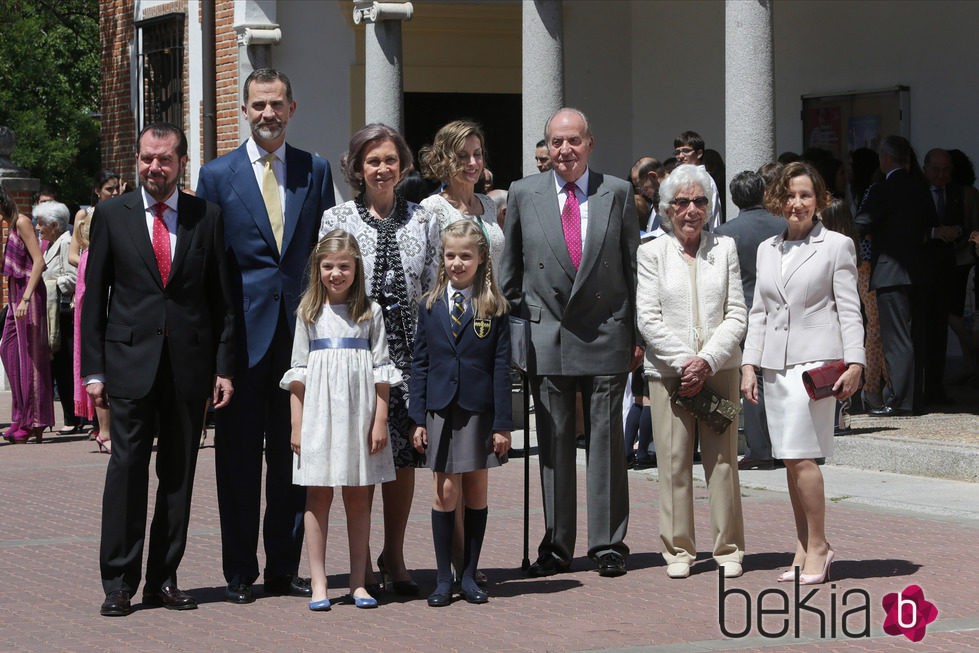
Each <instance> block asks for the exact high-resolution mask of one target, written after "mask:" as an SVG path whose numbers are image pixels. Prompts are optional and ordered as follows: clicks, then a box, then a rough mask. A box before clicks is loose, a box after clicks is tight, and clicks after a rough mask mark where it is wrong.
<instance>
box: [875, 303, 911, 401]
mask: <svg viewBox="0 0 979 653" xmlns="http://www.w3.org/2000/svg"><path fill="white" fill-rule="evenodd" d="M877 312H878V314H879V315H880V342H881V348H882V349H883V350H884V361H885V362H886V363H887V374H888V376H889V377H890V382H891V383H890V391H891V392H890V396H885V397H884V401H885V403H887V404H888V405H890V406H893V407H894V408H900V409H902V410H909V411H910V410H912V409H913V408H914V393H915V385H916V384H915V349H914V340H913V339H912V332H911V316H912V313H911V286H888V287H886V288H878V289H877Z"/></svg>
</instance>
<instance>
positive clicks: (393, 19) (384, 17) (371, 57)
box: [354, 0, 414, 132]
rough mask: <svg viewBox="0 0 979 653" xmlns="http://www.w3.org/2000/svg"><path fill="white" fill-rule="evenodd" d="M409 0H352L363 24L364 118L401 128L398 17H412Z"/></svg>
mask: <svg viewBox="0 0 979 653" xmlns="http://www.w3.org/2000/svg"><path fill="white" fill-rule="evenodd" d="M413 11H414V10H413V8H412V5H411V3H410V2H373V1H367V0H357V1H356V2H354V22H355V23H357V24H360V23H361V22H364V23H366V25H365V35H364V36H365V39H364V77H365V79H364V94H365V96H364V121H365V122H368V123H371V122H383V123H384V124H386V125H389V126H390V127H394V128H395V129H397V130H398V131H399V132H400V131H403V130H404V75H403V71H402V66H403V58H404V57H403V53H402V49H401V21H402V20H411V16H412V13H413Z"/></svg>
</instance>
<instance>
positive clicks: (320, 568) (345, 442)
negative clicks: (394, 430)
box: [280, 229, 401, 611]
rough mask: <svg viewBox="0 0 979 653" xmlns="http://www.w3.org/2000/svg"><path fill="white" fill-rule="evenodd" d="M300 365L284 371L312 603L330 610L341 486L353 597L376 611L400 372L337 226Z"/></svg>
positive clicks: (329, 239) (316, 266)
mask: <svg viewBox="0 0 979 653" xmlns="http://www.w3.org/2000/svg"><path fill="white" fill-rule="evenodd" d="M297 313H298V317H299V319H298V320H296V337H295V341H294V342H293V347H292V367H291V369H289V371H288V372H286V374H285V376H283V377H282V381H281V384H280V385H281V386H282V387H283V388H285V389H288V390H289V392H290V394H291V395H292V396H291V406H292V450H293V454H294V456H293V459H294V464H293V476H292V478H293V482H294V483H296V484H297V485H303V486H307V491H306V514H305V518H304V519H305V525H306V551H307V554H308V555H309V567H310V572H311V575H312V588H313V596H312V600H311V601H310V603H309V609H310V610H314V611H325V610H329V609H330V600H329V599H328V598H327V596H326V592H327V587H326V564H325V557H326V538H327V527H328V524H329V517H330V506H331V504H332V503H333V488H335V487H340V488H342V490H341V492H342V495H343V506H344V510H345V511H346V516H347V534H348V535H347V536H348V539H349V545H350V595H351V597H352V598H353V601H354V605H356V606H357V607H358V608H375V607H377V601H376V600H375V599H374V598H373V597H371V596H370V594H368V592H367V590H366V589H365V570H366V568H367V557H368V547H369V536H370V519H371V517H370V495H369V492H370V488H371V487H373V486H374V484H376V483H384V482H385V481H390V480H392V479H393V478H394V459H393V457H392V455H391V449H390V448H389V447H388V446H387V444H388V431H387V416H388V393H389V389H390V388H389V386H390V384H392V383H400V382H401V373H400V372H399V371H398V369H397V368H396V367H395V366H394V365H392V364H391V361H390V358H389V356H388V347H387V338H386V334H385V331H384V320H383V318H382V316H381V309H380V307H379V306H378V305H377V304H376V303H374V302H372V301H370V300H369V299H368V298H367V293H366V292H365V289H364V266H363V262H362V260H361V254H360V248H359V246H358V245H357V240H356V239H355V238H354V237H353V236H352V235H350V234H348V233H347V232H345V231H341V230H339V229H336V230H333V231H331V232H330V233H328V234H326V236H324V237H323V239H322V240H320V241H319V243H318V244H317V245H316V249H315V250H314V251H313V254H312V256H311V257H310V265H309V279H308V283H307V288H306V292H305V293H304V294H303V298H302V300H301V301H300V303H299V310H298V311H297Z"/></svg>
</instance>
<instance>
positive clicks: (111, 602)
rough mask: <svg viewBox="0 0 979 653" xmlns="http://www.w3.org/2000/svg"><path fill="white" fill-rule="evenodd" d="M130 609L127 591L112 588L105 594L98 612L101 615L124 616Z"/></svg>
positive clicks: (131, 609) (131, 608) (131, 607)
mask: <svg viewBox="0 0 979 653" xmlns="http://www.w3.org/2000/svg"><path fill="white" fill-rule="evenodd" d="M132 611H133V606H132V604H131V603H130V602H129V592H127V591H126V590H113V591H111V592H109V593H108V594H107V595H106V596H105V601H103V602H102V608H101V609H100V610H99V614H101V615H102V616H103V617H125V616H126V615H128V614H129V613H130V612H132Z"/></svg>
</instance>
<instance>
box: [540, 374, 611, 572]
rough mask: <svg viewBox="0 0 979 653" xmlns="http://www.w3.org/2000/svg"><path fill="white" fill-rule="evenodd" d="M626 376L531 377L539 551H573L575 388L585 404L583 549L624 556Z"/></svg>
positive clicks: (566, 556)
mask: <svg viewBox="0 0 979 653" xmlns="http://www.w3.org/2000/svg"><path fill="white" fill-rule="evenodd" d="M627 379H628V375H627V374H625V373H623V374H616V375H612V376H535V377H532V378H531V385H532V389H533V393H534V404H535V411H536V412H535V414H536V417H537V442H538V446H539V447H540V475H541V489H542V491H543V499H544V525H545V532H544V538H543V539H542V540H541V543H540V545H539V547H538V553H540V554H541V555H544V554H548V553H550V554H552V555H554V556H556V557H558V558H560V559H561V560H562V561H564V562H571V559H572V558H573V557H574V548H575V539H576V533H577V506H578V494H577V475H576V457H577V445H576V434H575V392H576V391H580V392H581V393H582V403H583V405H584V411H585V438H586V443H587V444H586V455H587V470H586V473H585V479H586V482H587V484H588V487H587V506H588V555H589V556H590V557H592V558H597V557H598V556H601V555H602V554H605V553H609V552H611V551H615V552H618V553H620V554H622V555H623V556H624V555H627V554H628V553H629V547H627V546H626V545H625V543H624V540H625V535H626V531H627V530H628V527H629V484H628V479H627V476H626V473H627V472H626V466H625V445H624V443H623V436H622V397H623V394H624V393H625V384H626V383H627Z"/></svg>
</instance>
